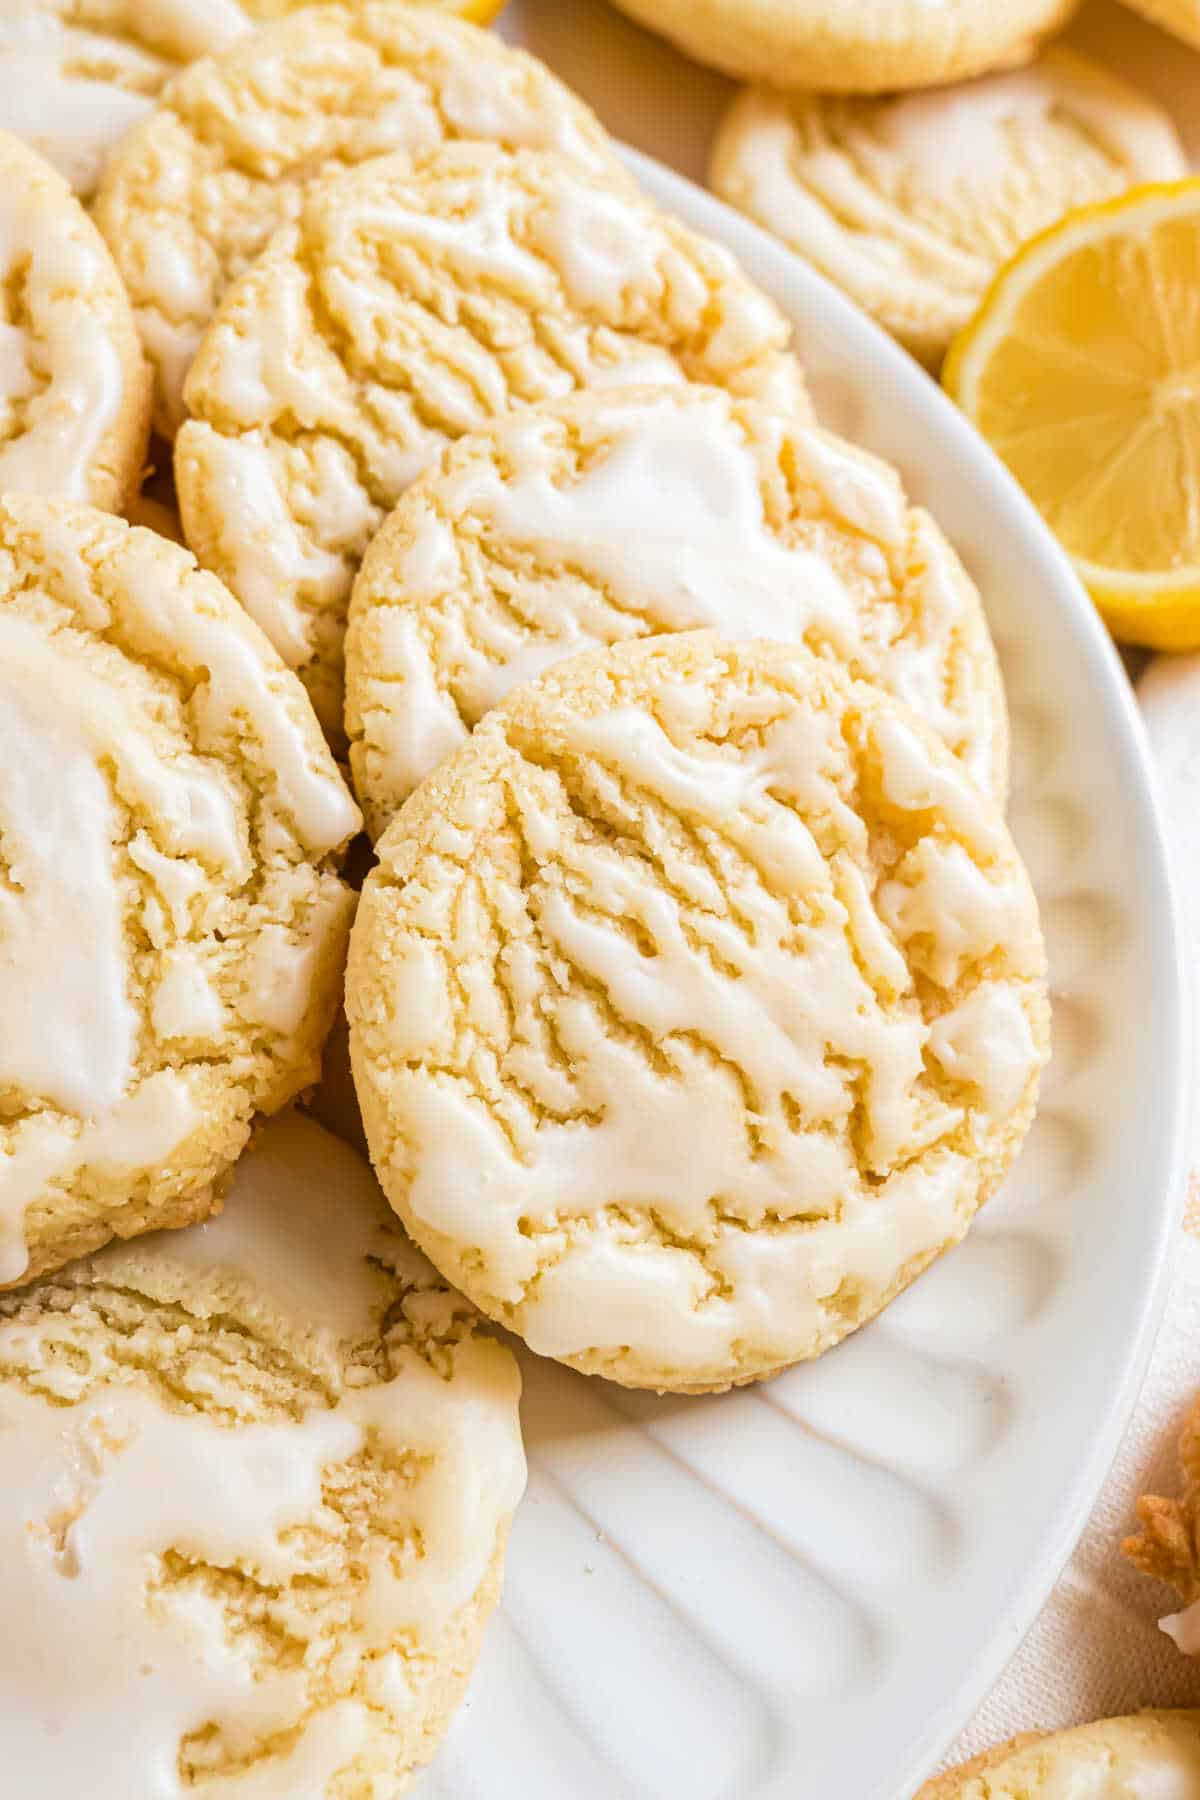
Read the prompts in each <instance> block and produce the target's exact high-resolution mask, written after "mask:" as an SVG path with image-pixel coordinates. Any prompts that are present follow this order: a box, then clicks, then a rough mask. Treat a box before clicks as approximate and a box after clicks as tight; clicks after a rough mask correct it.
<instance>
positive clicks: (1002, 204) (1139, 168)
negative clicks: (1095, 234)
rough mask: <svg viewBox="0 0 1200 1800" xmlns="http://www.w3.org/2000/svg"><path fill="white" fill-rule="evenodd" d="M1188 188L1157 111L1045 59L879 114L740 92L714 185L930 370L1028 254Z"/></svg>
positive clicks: (1113, 83)
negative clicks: (998, 280)
mask: <svg viewBox="0 0 1200 1800" xmlns="http://www.w3.org/2000/svg"><path fill="white" fill-rule="evenodd" d="M1186 172H1187V164H1186V161H1185V158H1184V155H1183V150H1182V148H1181V146H1180V143H1179V139H1178V137H1177V136H1176V134H1175V129H1174V126H1173V125H1172V124H1171V121H1170V120H1169V118H1168V117H1167V115H1166V114H1165V113H1164V112H1163V111H1162V110H1161V108H1159V107H1158V106H1156V105H1155V104H1154V103H1153V102H1152V101H1150V100H1149V99H1147V98H1146V97H1145V96H1143V95H1142V94H1139V93H1138V92H1137V91H1136V89H1134V88H1131V87H1129V86H1128V85H1127V84H1126V83H1125V82H1123V81H1120V80H1118V79H1117V77H1116V76H1115V75H1110V74H1109V73H1108V72H1107V71H1106V70H1104V69H1100V68H1098V67H1097V66H1096V65H1095V64H1094V63H1091V62H1088V61H1087V60H1086V59H1085V58H1084V57H1082V56H1076V55H1075V54H1074V53H1073V52H1071V51H1069V50H1060V49H1054V50H1048V51H1047V52H1046V53H1045V54H1044V55H1043V56H1042V57H1040V58H1039V59H1038V61H1037V62H1035V63H1032V64H1031V65H1030V66H1029V68H1027V69H1022V70H1019V71H1017V72H1016V73H1011V74H1004V75H988V76H983V77H981V78H980V79H979V80H977V81H971V82H965V83H963V84H961V85H960V86H956V87H951V88H945V89H941V90H939V91H937V92H935V93H926V94H905V95H901V96H899V97H893V98H889V99H883V100H876V99H850V98H844V97H839V96H836V95H822V94H782V93H778V92H774V91H772V90H770V89H766V88H750V89H747V90H745V91H744V92H743V93H742V94H741V95H740V96H739V97H738V98H737V99H736V100H735V101H734V103H733V105H732V107H731V108H730V110H729V112H728V113H727V114H726V116H725V119H724V122H723V124H722V126H721V128H720V131H719V132H718V135H717V139H716V143H715V146H714V150H713V158H712V169H711V181H712V186H713V188H714V189H715V190H716V192H717V193H718V194H720V195H721V196H722V197H723V198H724V199H726V200H729V201H731V202H732V204H733V205H734V206H737V207H740V209H741V210H742V211H743V212H745V213H748V214H749V215H750V217H751V218H752V219H755V220H756V221H757V222H758V223H759V224H760V225H765V226H766V228H767V229H768V231H772V232H774V233H775V235H776V236H777V237H780V238H782V239H783V240H784V242H785V243H787V244H790V245H791V246H792V248H793V249H795V250H799V251H800V253H801V255H803V256H805V257H807V258H808V259H809V261H810V262H813V263H815V264H816V266H817V267H818V268H819V269H820V270H821V271H822V272H823V273H824V274H826V275H828V276H829V277H830V279H831V280H833V281H836V282H837V284H838V285H839V287H842V288H844V289H845V291H846V292H847V293H848V294H849V295H850V297H851V298H852V299H853V300H856V301H857V302H858V304H859V305H860V306H862V307H865V309H866V310H867V312H869V313H871V314H873V315H874V317H875V318H876V319H878V320H879V322H880V324H881V325H884V326H886V328H887V329H888V330H889V331H891V332H894V333H895V335H896V336H897V337H898V338H899V339H900V340H901V342H902V343H904V344H907V345H908V347H909V348H910V349H911V350H913V351H914V352H915V353H916V354H917V355H918V356H920V357H922V358H923V359H924V360H926V361H928V362H931V363H936V362H938V361H940V359H941V357H942V356H943V355H944V354H945V351H946V348H947V346H948V345H949V342H950V339H951V338H952V337H953V336H954V334H955V332H956V331H958V330H959V329H960V328H961V327H962V326H963V325H965V324H966V322H967V320H968V319H969V318H970V317H971V314H972V313H973V312H974V311H975V308H976V306H977V305H978V304H979V301H980V299H981V298H982V296H983V293H984V290H985V289H986V287H987V285H988V283H989V282H990V280H991V279H992V277H993V276H994V275H995V273H996V270H997V269H998V268H999V267H1000V265H1001V263H1003V262H1005V261H1006V260H1007V259H1008V257H1009V256H1011V255H1012V253H1013V251H1014V250H1016V248H1017V247H1018V245H1019V244H1021V243H1023V242H1024V241H1025V239H1026V238H1030V237H1032V236H1034V235H1035V233H1037V232H1039V231H1041V230H1042V229H1043V228H1044V227H1045V226H1047V225H1050V224H1052V223H1053V222H1054V220H1055V219H1057V218H1059V217H1061V215H1062V214H1063V213H1064V212H1067V211H1069V210H1070V209H1071V208H1072V207H1075V206H1082V205H1085V204H1086V203H1087V202H1089V201H1092V200H1104V199H1107V198H1108V197H1109V196H1110V195H1113V194H1117V193H1120V192H1121V191H1122V190H1123V189H1125V188H1127V187H1130V186H1131V185H1133V184H1134V183H1136V182H1140V181H1169V180H1173V179H1174V178H1175V177H1176V176H1179V175H1183V174H1186Z"/></svg>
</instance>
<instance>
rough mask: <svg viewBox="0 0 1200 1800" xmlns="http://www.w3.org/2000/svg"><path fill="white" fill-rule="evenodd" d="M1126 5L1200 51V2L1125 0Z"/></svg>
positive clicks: (1193, 0) (1190, 0)
mask: <svg viewBox="0 0 1200 1800" xmlns="http://www.w3.org/2000/svg"><path fill="white" fill-rule="evenodd" d="M1125 5H1126V6H1129V7H1132V9H1133V11H1134V12H1137V13H1141V15H1142V17H1143V18H1144V19H1149V20H1150V21H1151V22H1152V23H1153V24H1155V25H1161V27H1162V29H1163V30H1164V31H1170V32H1172V33H1173V34H1174V35H1175V36H1176V37H1177V38H1182V39H1183V41H1184V43H1185V44H1193V45H1194V46H1195V47H1196V49H1198V50H1200V0H1125Z"/></svg>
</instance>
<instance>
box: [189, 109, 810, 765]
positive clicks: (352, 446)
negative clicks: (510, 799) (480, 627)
mask: <svg viewBox="0 0 1200 1800" xmlns="http://www.w3.org/2000/svg"><path fill="white" fill-rule="evenodd" d="M788 340H789V328H788V326H787V323H786V321H785V320H784V318H783V316H782V315H781V313H780V312H779V311H778V309H777V308H776V307H775V306H774V304H773V303H772V302H771V301H769V300H768V299H767V298H766V296H765V295H763V294H762V293H761V292H760V291H759V290H758V289H757V288H756V287H755V286H754V285H753V284H752V283H751V282H750V281H749V279H748V278H747V277H746V276H745V275H744V274H743V273H742V272H741V270H740V269H739V268H738V266H737V264H736V263H735V262H734V260H733V258H732V257H731V256H730V255H729V253H728V251H726V250H725V249H724V248H723V247H722V246H720V245H718V244H715V243H711V242H710V241H708V240H707V239H704V238H701V237H699V236H697V235H696V234H695V233H693V232H690V231H688V230H687V229H686V227H684V226H683V225H680V224H678V223H677V222H676V221H675V220H674V219H671V218H670V217H668V216H667V215H666V214H664V213H662V212H660V211H659V210H658V209H657V208H656V207H655V206H654V205H653V204H652V202H650V201H649V200H648V199H646V198H644V197H643V196H642V195H641V194H639V193H638V192H637V191H636V189H635V188H634V187H633V186H632V184H631V183H629V182H628V180H627V179H626V178H625V177H624V176H623V175H617V176H614V177H613V178H612V179H602V178H601V177H600V176H599V175H597V174H596V173H595V172H594V171H591V170H587V169H584V168H581V167H580V165H579V164H578V163H576V162H575V161H573V160H569V159H567V158H565V157H563V156H561V155H559V154H557V153H555V152H552V151H536V150H519V151H515V152H514V151H506V150H502V149H500V148H498V147H497V146H495V145H482V144H480V145H467V144H460V145H451V146H448V147H447V148H445V149H444V150H442V151H441V152H440V153H439V154H437V155H436V156H434V157H432V158H430V159H429V160H428V161H426V162H425V163H423V164H421V165H420V166H419V167H418V168H417V169H416V170H415V171H413V170H411V169H410V168H409V166H408V163H407V160H406V159H405V158H403V157H389V158H384V159H381V160H379V161H377V162H375V163H372V164H371V165H369V166H368V167H364V168H361V169H355V170H353V171H351V172H349V173H348V174H344V175H342V176H340V177H338V178H337V179H336V180H333V181H330V182H328V183H322V184H319V185H317V186H315V187H313V188H312V189H310V191H309V194H308V195H307V197H306V199H305V202H304V204H303V207H302V209H301V214H300V217H299V219H298V220H297V222H296V224H295V225H293V226H290V227H287V228H285V230H284V231H282V232H280V233H279V234H278V235H277V236H276V237H275V238H274V239H273V240H272V242H271V244H270V245H269V246H268V248H267V250H266V251H265V252H264V253H263V255H262V256H261V257H260V258H259V259H258V261H257V262H256V263H255V264H254V265H253V266H252V267H251V268H250V269H249V270H247V272H246V274H245V275H244V276H243V277H242V278H241V280H239V281H238V282H237V283H235V284H234V286H233V287H232V288H231V289H230V291H229V292H228V293H227V295H226V297H225V300H224V302H223V303H222V305H221V308H220V310H219V312H218V314H217V316H216V318H215V319H214V320H213V322H212V324H211V326H210V327H209V330H208V331H207V333H206V334H205V337H204V340H203V343H202V345H201V348H200V351H199V353H198V355H197V357H196V360H195V363H194V364H193V367H192V371H191V374H190V376H189V378H188V383H187V389H186V397H187V405H188V409H189V412H190V413H191V415H192V417H191V418H190V419H189V421H188V422H187V424H185V425H184V427H183V428H182V430H181V431H180V433H179V436H178V438H177V440H176V452H175V475H176V485H177V489H178V493H179V501H180V507H181V511H182V515H183V522H184V528H185V531H186V534H187V539H188V543H189V544H190V545H191V547H192V549H193V550H194V551H195V552H196V554H197V556H198V557H199V558H200V561H201V562H202V563H203V564H204V565H205V566H206V567H207V568H211V569H213V570H215V572H216V573H217V574H218V575H220V576H221V578H222V579H223V580H224V581H225V582H226V583H227V584H228V586H229V587H230V589H231V591H232V592H233V593H235V594H236V595H237V597H238V598H239V599H240V600H241V601H242V603H243V605H245V606H246V607H247V608H248V609H249V611H250V612H251V613H252V614H253V616H254V617H255V619H257V621H258V623H259V624H260V625H261V626H262V627H263V629H264V630H265V631H266V633H267V635H268V637H270V639H271V640H272V642H273V643H274V644H275V646H276V648H277V649H278V650H279V652H280V654H281V655H282V656H283V657H284V659H285V661H287V662H288V663H289V664H290V665H291V666H292V667H293V668H295V669H296V670H297V671H298V672H299V673H300V675H301V678H302V680H303V681H304V682H305V685H306V686H307V687H308V689H309V692H310V693H311V694H312V696H313V701H314V704H315V705H316V708H317V712H318V715H319V716H320V718H321V721H322V723H323V724H324V726H325V728H326V730H327V731H328V732H329V733H330V735H331V737H333V738H335V740H336V738H337V737H338V736H339V735H340V730H341V723H342V640H343V636H344V632H345V622H346V610H347V606H348V603H349V597H350V587H351V583H352V581H353V578H354V575H355V573H356V571H357V568H358V564H359V561H360V559H361V557H362V554H363V552H364V550H365V549H366V547H367V544H368V542H369V541H370V539H371V537H372V535H373V534H374V532H375V531H376V530H377V529H378V527H379V525H380V524H381V523H382V521H383V519H384V517H385V515H386V513H387V511H388V510H389V509H390V508H391V506H392V505H394V504H395V502H396V501H397V500H398V499H399V497H400V495H401V493H402V492H403V491H404V489H405V487H407V485H408V484H409V483H410V482H411V481H413V480H414V479H415V478H416V476H417V475H419V474H420V473H421V471H422V470H423V469H424V468H425V467H426V466H427V465H428V464H429V463H430V461H431V460H432V459H433V458H434V457H435V456H436V455H437V453H438V452H439V451H440V450H441V449H442V448H443V447H444V446H445V444H446V443H447V442H448V441H452V440H454V439H455V438H457V437H460V436H461V435H462V434H463V433H465V432H467V431H471V430H473V429H477V428H478V427H479V426H481V425H485V424H488V423H490V422H491V421H492V420H493V419H494V418H496V417H497V416H499V415H501V414H503V413H505V412H507V411H509V410H510V409H512V408H513V407H515V406H522V405H527V404H532V403H535V402H538V401H542V400H551V399H557V398H560V397H562V396H563V395H564V394H567V393H570V392H571V391H573V390H575V389H578V388H586V387H600V386H611V385H613V384H621V385H625V384H627V383H629V382H652V383H672V384H678V383H681V382H683V381H685V380H689V379H694V380H701V381H709V382H714V383H718V384H720V385H722V386H725V387H728V388H729V389H730V390H732V391H735V392H738V393H744V394H750V395H761V396H763V397H766V398H772V399H776V400H777V401H778V403H779V404H780V405H781V406H792V407H795V408H799V407H801V406H803V404H804V401H803V386H802V382H801V378H800V375H799V371H798V368H797V365H796V363H795V360H794V358H793V357H792V355H791V353H790V351H788V349H787V348H786V346H787V343H788Z"/></svg>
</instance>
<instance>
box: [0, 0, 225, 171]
mask: <svg viewBox="0 0 1200 1800" xmlns="http://www.w3.org/2000/svg"><path fill="white" fill-rule="evenodd" d="M247 24H248V21H247V19H246V16H245V14H244V13H243V12H242V9H241V7H240V6H238V5H237V4H236V0H148V3H146V4H142V3H141V0H115V3H114V0H109V4H107V5H106V6H105V8H104V24H103V26H102V27H101V26H97V27H96V28H95V29H92V30H88V29H86V28H84V27H81V26H78V25H73V24H69V23H68V22H67V21H66V19H64V18H63V17H62V16H61V15H60V13H59V12H58V10H57V9H56V7H55V5H54V4H53V3H52V0H4V4H3V7H2V8H0V57H2V58H3V66H4V80H3V82H0V128H2V129H3V130H5V131H11V132H13V133H14V135H15V136H17V137H21V138H24V139H25V141H26V142H27V143H30V144H32V145H33V147H34V149H35V150H37V151H39V152H40V153H41V155H43V156H44V157H46V159H47V160H48V161H49V162H52V163H53V164H54V166H55V167H56V168H57V169H58V170H59V172H60V173H61V174H63V175H65V176H66V178H67V180H68V181H69V182H70V183H71V186H72V187H73V188H74V189H75V191H76V192H77V193H79V194H82V195H89V194H91V192H92V191H93V189H94V188H95V187H96V185H97V183H98V182H99V179H100V174H101V171H102V169H103V166H104V160H105V157H106V156H107V154H108V152H109V150H110V149H111V148H112V146H113V144H115V143H116V141H117V139H118V138H119V137H121V136H122V135H123V134H124V133H125V132H126V131H128V130H129V128H130V127H131V126H132V125H134V124H136V122H137V121H138V120H139V119H140V118H142V117H143V116H144V114H145V113H147V112H148V111H149V110H150V108H151V106H152V105H153V103H154V96H155V95H156V94H157V93H158V91H159V89H160V88H161V87H162V85H163V83H164V81H166V80H167V78H168V77H169V76H170V75H172V74H173V73H174V72H175V69H176V68H177V67H178V66H179V65H181V64H182V63H185V62H190V61H192V60H193V59H194V58H195V57H198V56H207V55H208V54H209V53H210V51H213V50H217V49H219V48H220V47H221V46H222V45H223V44H225V43H228V42H229V41H230V40H231V39H232V38H233V37H235V36H236V35H237V34H238V33H239V32H242V31H245V30H246V28H247Z"/></svg>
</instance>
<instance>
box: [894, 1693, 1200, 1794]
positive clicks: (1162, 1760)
mask: <svg viewBox="0 0 1200 1800" xmlns="http://www.w3.org/2000/svg"><path fill="white" fill-rule="evenodd" d="M1151 1794H1161V1795H1162V1796H1163V1800H1167V1796H1168V1795H1169V1796H1170V1800H1200V1712H1196V1711H1190V1710H1183V1709H1180V1710H1179V1711H1175V1712H1143V1713H1134V1714H1132V1715H1130V1716H1129V1717H1127V1718H1123V1719H1101V1720H1099V1721H1098V1722H1097V1723H1096V1724H1094V1725H1077V1726H1076V1727H1075V1728H1074V1730H1072V1731H1054V1732H1026V1733H1025V1734H1023V1735H1022V1736H1021V1737H1018V1738H1013V1739H1012V1741H1011V1742H1010V1743H1007V1744H1000V1745H998V1746H997V1747H996V1749H994V1750H988V1751H985V1752H984V1754H983V1755H982V1756H977V1757H974V1758H972V1760H971V1761H970V1762H969V1763H964V1764H962V1765H961V1767H959V1768H957V1769H947V1770H946V1771H945V1773H944V1774H941V1775H935V1776H934V1778H933V1780H932V1781H927V1782H926V1784H925V1786H924V1787H923V1788H922V1789H921V1791H920V1793H919V1794H917V1796H916V1800H1059V1797H1060V1796H1061V1797H1062V1800H1067V1796H1068V1795H1069V1796H1070V1800H1138V1797H1139V1796H1141V1795H1145V1796H1146V1797H1147V1800H1149V1796H1150V1795H1151Z"/></svg>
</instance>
